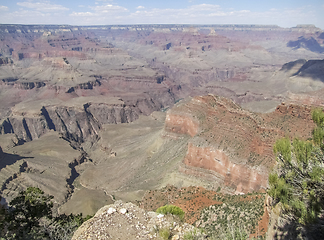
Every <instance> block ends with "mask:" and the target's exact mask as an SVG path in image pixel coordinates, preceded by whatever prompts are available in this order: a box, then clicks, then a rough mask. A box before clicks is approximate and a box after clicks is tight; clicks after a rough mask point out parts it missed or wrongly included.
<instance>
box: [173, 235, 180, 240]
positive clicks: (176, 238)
mask: <svg viewBox="0 0 324 240" xmlns="http://www.w3.org/2000/svg"><path fill="white" fill-rule="evenodd" d="M179 239H180V237H179V235H174V236H173V237H172V240H179Z"/></svg>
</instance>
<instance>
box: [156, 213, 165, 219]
mask: <svg viewBox="0 0 324 240" xmlns="http://www.w3.org/2000/svg"><path fill="white" fill-rule="evenodd" d="M156 217H157V218H159V219H160V218H163V217H164V215H163V214H159V215H157V216H156Z"/></svg>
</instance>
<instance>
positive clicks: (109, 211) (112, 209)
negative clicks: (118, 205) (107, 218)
mask: <svg viewBox="0 0 324 240" xmlns="http://www.w3.org/2000/svg"><path fill="white" fill-rule="evenodd" d="M114 212H116V209H115V208H112V207H111V208H109V209H108V214H112V213H114Z"/></svg>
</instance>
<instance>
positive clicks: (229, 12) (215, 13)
mask: <svg viewBox="0 0 324 240" xmlns="http://www.w3.org/2000/svg"><path fill="white" fill-rule="evenodd" d="M0 23H2V24H70V25H110V24H159V23H160V24H172V23H176V24H275V25H279V26H281V27H293V26H296V25H297V24H315V25H316V26H317V27H320V28H322V29H324V1H323V0H308V1H305V0H304V1H301V0H271V1H260V0H250V1H246V0H216V1H210V0H179V1H176V0H173V1H172V0H159V1H153V0H150V1H147V0H139V1H136V0H0Z"/></svg>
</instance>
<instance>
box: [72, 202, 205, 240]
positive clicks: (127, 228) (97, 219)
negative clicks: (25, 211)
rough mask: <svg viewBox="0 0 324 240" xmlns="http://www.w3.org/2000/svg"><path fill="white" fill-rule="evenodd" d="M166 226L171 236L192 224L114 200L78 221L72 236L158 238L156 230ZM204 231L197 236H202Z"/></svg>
mask: <svg viewBox="0 0 324 240" xmlns="http://www.w3.org/2000/svg"><path fill="white" fill-rule="evenodd" d="M163 229H168V230H169V231H170V236H172V239H173V240H177V239H184V238H183V237H184V235H185V234H186V233H188V232H190V231H193V230H194V229H195V228H194V227H193V226H191V225H189V224H187V223H182V222H180V221H179V220H176V218H173V217H172V216H165V215H162V214H157V213H155V212H146V211H145V210H143V209H141V208H139V207H137V206H136V205H134V204H132V203H123V202H121V201H117V202H115V203H114V204H111V205H108V206H105V207H103V208H101V209H100V210H99V211H98V212H97V213H96V214H95V216H94V217H93V218H91V219H89V220H88V221H86V222H85V223H83V224H82V226H81V227H79V228H78V230H77V231H76V232H75V233H74V235H73V237H72V240H78V239H94V238H95V239H160V235H159V231H160V232H161V230H163ZM203 238H204V234H201V235H200V238H199V239H203Z"/></svg>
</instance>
